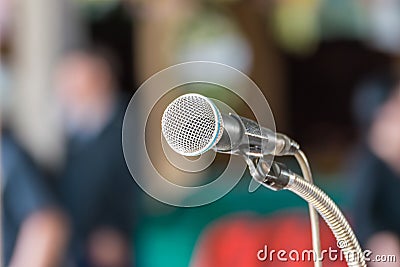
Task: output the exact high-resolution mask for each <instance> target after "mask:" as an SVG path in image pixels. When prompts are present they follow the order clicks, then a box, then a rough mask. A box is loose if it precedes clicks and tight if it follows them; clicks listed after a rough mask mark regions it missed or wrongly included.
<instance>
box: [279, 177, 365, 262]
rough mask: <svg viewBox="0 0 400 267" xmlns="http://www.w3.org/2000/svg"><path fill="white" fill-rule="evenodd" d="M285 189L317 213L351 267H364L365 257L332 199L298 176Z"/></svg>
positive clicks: (292, 178)
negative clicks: (301, 199)
mask: <svg viewBox="0 0 400 267" xmlns="http://www.w3.org/2000/svg"><path fill="white" fill-rule="evenodd" d="M286 189H288V190H290V191H292V192H293V193H295V194H297V195H298V196H300V197H301V198H303V199H304V200H306V201H307V202H308V203H310V204H312V205H313V207H314V208H315V209H316V210H317V211H318V212H319V214H320V215H321V216H322V218H323V219H324V220H325V222H326V223H327V224H328V226H329V228H330V229H331V230H332V232H333V234H334V235H335V237H336V240H337V242H338V244H339V243H340V244H342V247H341V248H340V249H341V251H342V253H343V254H344V257H345V259H346V262H347V265H348V266H351V267H365V266H367V264H366V262H365V257H364V254H363V251H362V250H361V247H360V244H359V243H358V241H357V238H356V236H355V234H354V232H353V230H352V229H351V227H350V225H349V223H348V222H347V220H346V218H345V217H344V215H343V213H342V212H341V211H340V209H339V208H338V206H336V204H335V203H334V202H333V201H332V199H331V198H330V197H329V196H328V195H326V194H325V193H324V192H323V191H322V190H321V189H319V188H318V187H317V186H315V185H313V184H311V183H309V182H308V181H306V180H304V179H303V178H302V177H300V176H298V175H293V176H292V177H291V181H290V182H289V183H288V185H287V187H286ZM343 244H344V246H343Z"/></svg>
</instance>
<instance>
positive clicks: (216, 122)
mask: <svg viewBox="0 0 400 267" xmlns="http://www.w3.org/2000/svg"><path fill="white" fill-rule="evenodd" d="M161 129H162V133H163V135H164V138H165V140H166V141H167V143H168V144H169V146H170V147H171V148H172V149H173V150H174V151H175V152H177V153H179V154H181V155H184V156H197V155H200V154H202V153H204V152H206V151H208V150H209V149H211V148H212V147H213V146H214V145H215V144H216V143H218V141H219V139H220V138H221V136H222V133H223V124H222V117H221V113H220V111H219V110H218V109H217V107H216V106H215V104H214V103H213V102H212V101H211V100H210V99H208V98H207V97H204V96H202V95H199V94H185V95H182V96H180V97H178V98H176V99H175V100H174V101H172V102H171V103H170V104H169V105H168V107H167V108H166V109H165V111H164V114H163V116H162V120H161Z"/></svg>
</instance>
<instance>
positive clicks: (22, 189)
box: [1, 128, 68, 267]
mask: <svg viewBox="0 0 400 267" xmlns="http://www.w3.org/2000/svg"><path fill="white" fill-rule="evenodd" d="M1 171H2V173H1V176H2V179H1V189H2V191H1V193H2V199H3V205H2V232H3V233H2V234H3V238H2V245H3V247H2V249H3V257H4V258H3V260H4V262H2V264H4V265H2V266H10V267H25V266H32V267H56V266H61V262H62V260H63V256H64V250H65V246H66V243H67V238H68V223H67V221H66V217H65V216H64V214H63V213H62V212H61V211H60V209H59V208H58V207H57V205H56V204H55V200H54V198H53V197H52V195H51V191H50V190H49V188H48V186H47V185H46V183H45V181H44V177H43V174H42V173H41V172H40V171H39V168H38V167H37V166H36V164H35V163H34V162H33V160H32V159H31V158H30V157H29V155H28V154H27V153H26V152H25V151H24V150H23V149H22V147H20V146H19V145H18V144H17V142H16V141H15V139H14V138H13V136H12V135H11V133H10V132H9V131H7V130H5V129H4V128H3V129H2V132H1Z"/></svg>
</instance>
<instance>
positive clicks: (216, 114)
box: [161, 94, 299, 158]
mask: <svg viewBox="0 0 400 267" xmlns="http://www.w3.org/2000/svg"><path fill="white" fill-rule="evenodd" d="M161 126H162V133H163V135H164V137H165V139H166V141H167V143H168V144H169V145H170V147H171V148H172V149H173V150H175V151H176V152H177V153H179V154H181V155H184V156H196V155H200V154H203V153H205V152H206V151H208V150H210V149H214V150H215V151H217V152H221V153H229V154H235V155H244V156H252V157H258V158H260V157H262V156H263V155H277V156H282V155H293V154H294V153H295V152H296V151H297V150H298V149H299V145H298V144H297V143H296V142H295V141H293V140H292V139H290V138H289V137H287V136H286V135H283V134H279V133H275V132H274V131H272V130H270V129H268V128H264V127H261V126H259V125H258V124H257V123H256V122H255V121H252V120H249V119H247V118H243V117H240V116H238V115H236V114H232V113H229V114H221V112H220V111H219V109H218V108H217V106H216V105H215V104H214V103H213V101H211V100H210V99H209V98H207V97H204V96H202V95H199V94H185V95H182V96H180V97H178V98H176V99H175V100H174V101H172V102H171V103H170V104H169V105H168V107H167V108H166V109H165V111H164V114H163V117H162V120H161Z"/></svg>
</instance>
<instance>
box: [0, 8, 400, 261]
mask: <svg viewBox="0 0 400 267" xmlns="http://www.w3.org/2000/svg"><path fill="white" fill-rule="evenodd" d="M0 48H1V62H0V88H1V98H0V99H1V102H0V105H1V113H0V114H1V152H2V153H1V194H2V261H3V263H4V266H24V267H26V266H96V267H126V266H139V267H140V266H144V267H158V266H175V267H181V266H182V267H183V266H288V265H291V266H313V264H312V262H289V263H287V262H286V263H285V262H272V263H268V262H259V261H258V260H257V258H256V253H257V251H258V250H259V249H262V248H263V247H264V245H268V246H269V247H270V248H271V249H281V248H286V249H308V248H311V236H310V226H309V222H308V217H307V205H306V203H305V202H304V201H302V200H301V199H299V198H298V197H296V196H294V195H292V194H291V193H289V192H272V191H269V190H267V189H265V188H260V189H258V190H257V191H256V192H254V193H249V192H248V184H249V180H250V176H249V174H248V172H246V174H245V177H244V178H243V179H242V180H241V182H240V183H239V184H238V186H236V187H235V188H234V189H233V190H232V191H231V192H230V193H229V194H228V195H226V196H225V197H223V198H222V199H220V200H218V201H216V202H214V203H212V204H209V205H206V206H202V207H198V208H175V207H171V206H168V205H165V204H162V203H160V202H157V201H156V200H154V199H152V198H150V197H149V196H147V195H146V194H145V193H144V192H143V191H141V190H140V189H139V188H138V186H137V185H136V183H135V182H134V181H133V180H132V178H131V176H130V174H129V171H128V169H127V167H126V164H125V161H124V158H123V154H122V146H121V127H122V120H123V115H124V112H125V109H126V106H127V104H128V102H129V99H130V97H132V95H133V94H134V93H135V90H136V89H137V88H138V87H139V86H140V84H141V83H142V82H144V81H145V80H146V79H148V78H149V77H150V76H151V75H153V74H155V73H156V72H158V71H160V70H162V69H164V68H166V67H168V66H171V65H173V64H177V63H181V62H185V61H190V60H211V61H216V62H220V63H225V64H228V65H230V66H232V67H235V68H237V69H239V70H240V71H242V72H244V73H245V74H247V75H248V76H249V77H251V78H252V79H253V80H254V81H255V83H256V84H257V85H258V86H259V87H260V89H261V90H262V91H263V93H264V95H265V97H266V98H267V99H268V101H269V104H270V106H271V109H272V111H273V114H274V117H275V123H276V128H277V130H278V131H280V132H283V133H286V134H288V135H289V136H291V137H293V138H294V139H295V140H297V141H298V142H299V143H300V144H301V147H302V148H303V150H304V151H305V153H306V154H307V155H308V157H309V160H310V162H311V166H312V169H313V172H314V177H315V180H316V183H317V184H318V185H319V186H321V187H322V188H323V189H324V190H325V191H326V192H327V193H328V194H329V195H330V196H332V198H333V199H334V200H335V201H336V202H337V203H338V204H339V206H341V207H342V209H343V210H344V212H345V213H346V214H347V215H348V218H349V220H350V221H351V223H352V225H353V226H354V229H355V231H356V233H357V234H358V237H359V238H360V241H361V243H362V245H363V247H364V248H371V249H372V250H373V252H374V253H375V254H379V253H380V254H391V255H397V256H398V257H397V260H400V256H399V255H400V243H399V236H400V208H399V206H398V205H397V204H398V198H399V195H400V87H399V84H398V75H399V71H400V68H399V67H400V1H396V0H385V1H380V0H357V1H346V0H280V1H278V0H264V1H263V0H247V1H244V0H190V1H188V0H146V1H144V0H36V1H23V0H14V1H12V0H0ZM181 89H182V88H181ZM184 90H186V89H184ZM184 90H183V91H184ZM208 92H209V94H210V95H211V96H215V97H217V98H219V99H221V100H223V101H224V102H226V103H227V104H228V105H230V106H232V107H233V108H234V109H235V110H236V112H237V113H239V114H241V115H245V116H246V115H247V116H251V115H252V114H250V113H251V112H250V111H249V110H248V107H246V106H245V105H244V104H243V103H242V102H241V101H240V99H237V97H235V96H229V95H226V92H225V91H224V90H221V89H220V88H219V89H218V88H208ZM151 93H152V92H151V91H149V92H148V94H151ZM170 99H172V98H170ZM164 100H165V99H164ZM143 101H146V97H144V99H143ZM168 101H170V100H168V99H166V100H165V101H164V102H163V103H164V107H165V105H166V104H167V103H168ZM160 105H162V103H161V104H160ZM157 110H158V111H157ZM157 110H156V111H155V113H156V114H159V115H154V116H153V117H154V118H155V119H154V121H153V122H149V123H148V127H153V128H156V127H159V116H160V114H161V112H162V111H163V109H162V107H160V108H158V109H157ZM157 112H158V113H157ZM157 116H158V117H157ZM149 132H150V133H149V136H146V138H150V139H151V138H153V139H154V140H156V141H157V142H159V140H160V129H157V130H155V132H153V131H149ZM150 144H151V143H150ZM149 150H150V154H151V153H153V154H154V153H158V152H157V151H160V148H159V147H156V146H155V145H154V147H151V148H150V149H149ZM154 155H157V154H154ZM138 160H141V157H140V155H138ZM152 160H154V162H153V164H155V165H157V166H158V167H159V168H161V169H163V171H164V172H166V173H169V174H170V175H171V176H173V177H174V178H173V179H175V181H180V182H182V181H185V183H188V184H191V183H198V182H199V181H198V180H196V181H188V180H187V179H185V176H184V175H185V174H184V173H183V174H182V173H176V172H175V171H174V170H173V169H172V167H171V165H169V164H168V163H166V162H165V161H164V160H163V159H162V158H161V157H160V158H157V157H153V159H152ZM285 161H286V163H287V164H288V165H289V166H291V167H292V169H293V170H295V171H297V172H299V169H298V168H297V167H296V165H295V164H294V162H292V161H291V160H290V159H287V160H285ZM224 163H225V158H224V157H222V156H221V158H217V159H216V162H215V164H213V166H212V167H210V168H209V169H208V170H207V172H206V176H207V177H208V178H207V177H206V178H207V179H210V177H213V175H214V174H215V173H219V172H220V169H221V168H223V165H224ZM144 171H145V170H144ZM155 186H157V185H155ZM190 197H195V196H177V198H180V199H182V203H184V201H185V198H190ZM321 224H322V226H321V228H322V229H321V231H322V245H323V248H327V247H328V246H335V241H334V239H333V236H332V235H331V233H330V232H329V230H328V228H326V227H325V226H324V225H323V223H321ZM380 264H382V263H371V266H398V265H397V264H398V263H391V264H392V265H391V264H390V263H383V265H380ZM325 266H345V263H344V262H330V261H326V265H325Z"/></svg>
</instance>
